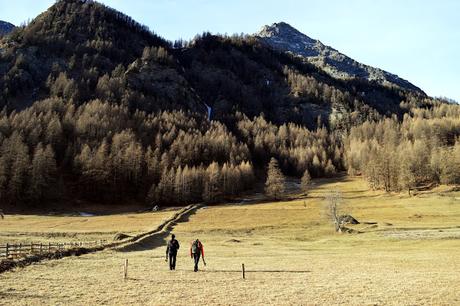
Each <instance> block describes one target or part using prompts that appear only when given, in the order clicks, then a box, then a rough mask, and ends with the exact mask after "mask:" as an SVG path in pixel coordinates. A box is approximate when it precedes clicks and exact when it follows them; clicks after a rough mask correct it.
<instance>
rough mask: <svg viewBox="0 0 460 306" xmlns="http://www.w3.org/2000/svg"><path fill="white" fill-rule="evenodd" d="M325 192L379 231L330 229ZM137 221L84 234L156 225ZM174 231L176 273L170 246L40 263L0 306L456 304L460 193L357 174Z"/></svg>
mask: <svg viewBox="0 0 460 306" xmlns="http://www.w3.org/2000/svg"><path fill="white" fill-rule="evenodd" d="M328 190H340V191H341V192H342V194H343V197H344V200H343V205H342V206H343V211H344V212H346V213H350V214H351V215H353V216H354V217H355V218H356V219H358V220H359V221H373V222H377V226H375V225H366V224H360V225H357V226H355V228H356V229H358V230H360V231H362V232H363V233H362V234H336V233H334V232H333V227H332V225H331V224H330V222H329V221H328V220H327V218H326V217H325V214H324V200H323V198H324V196H325V194H326V193H327V192H328ZM133 216H139V219H137V218H129V219H128V216H120V217H100V218H114V219H111V220H110V221H107V222H104V221H101V223H97V222H96V221H95V223H94V224H93V225H92V227H91V228H84V229H82V230H83V231H96V230H100V231H123V230H129V228H131V229H133V228H136V230H140V229H141V228H153V227H155V226H156V225H157V224H158V223H159V221H160V218H158V219H156V217H155V218H153V217H152V219H149V220H147V217H145V219H143V218H141V216H142V215H133ZM17 218H19V217H17ZM92 218H99V217H92ZM116 218H120V219H119V220H117V219H116ZM69 220H70V219H69ZM91 220H92V219H91ZM101 220H102V219H101ZM107 220H108V219H107ZM128 220H129V221H132V222H130V223H129V224H132V225H128V223H127V222H128ZM21 221H24V223H23V226H27V224H28V223H29V224H30V226H29V228H30V230H31V232H32V231H33V232H38V231H42V230H46V228H47V226H48V225H46V226H45V225H40V222H38V221H36V219H35V218H34V217H31V219H30V220H28V221H27V220H26V219H23V220H21ZM42 221H45V219H43V220H42ZM88 222H89V221H88ZM118 222H119V223H118ZM149 222H151V224H148V223H149ZM68 223H69V224H68V226H66V225H64V224H63V225H62V227H60V229H59V231H63V232H64V231H68V228H70V227H71V226H72V224H74V223H71V222H70V221H69V222H68ZM134 224H136V225H134ZM10 226H12V225H10ZM74 226H76V227H78V226H77V225H74ZM93 226H94V227H93ZM99 226H101V228H100V229H99ZM131 226H132V227H131ZM2 232H3V224H2ZM174 233H175V234H176V236H177V238H178V239H179V241H180V242H181V244H182V248H181V249H180V251H179V256H178V265H177V270H176V271H173V272H171V271H169V269H168V266H167V264H166V262H165V261H164V256H165V248H164V247H160V248H154V249H151V250H142V251H131V252H120V251H114V250H108V251H103V252H100V253H95V254H89V255H84V256H80V257H68V258H64V259H61V260H56V261H44V262H41V263H39V264H35V265H32V266H28V267H26V268H23V269H18V270H16V271H11V272H7V273H4V274H0V304H5V305H35V304H37V305H40V304H46V305H49V304H59V305H67V304H76V305H95V304H102V305H114V304H115V305H130V304H133V305H168V304H179V305H183V304H188V305H241V304H245V305H269V304H272V305H290V304H293V305H331V304H343V305H393V304H398V305H423V304H428V305H456V304H457V305H458V304H460V293H459V292H460V273H459V271H460V255H459V250H460V193H459V192H448V191H446V190H438V191H437V192H426V193H422V194H419V195H417V196H414V197H408V196H407V195H405V194H404V195H400V194H393V195H388V194H384V193H382V192H372V191H368V189H367V186H366V184H365V183H364V182H363V181H361V180H360V179H357V178H342V179H339V180H318V181H315V184H314V185H313V186H312V191H311V192H310V193H309V195H308V197H307V198H306V199H302V200H295V201H289V202H277V203H265V204H245V205H235V204H232V205H230V204H229V205H224V204H223V205H219V206H212V207H205V208H202V209H200V210H198V211H197V212H196V213H195V214H194V215H192V216H190V218H189V220H188V221H187V222H183V223H178V224H177V225H176V227H175V228H174ZM194 238H200V239H201V240H202V241H203V244H204V247H205V255H206V260H207V266H206V267H204V266H201V268H202V271H200V272H198V273H194V272H193V266H192V262H191V259H190V258H189V256H188V247H189V242H190V241H191V240H192V239H194ZM124 259H128V260H129V279H128V280H125V281H124V280H123V278H122V264H123V260H124ZM242 263H244V264H245V266H246V268H247V270H248V272H247V274H246V279H245V280H243V279H242V277H241V264H242Z"/></svg>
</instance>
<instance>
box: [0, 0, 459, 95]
mask: <svg viewBox="0 0 460 306" xmlns="http://www.w3.org/2000/svg"><path fill="white" fill-rule="evenodd" d="M100 2H103V3H105V4H107V5H109V6H111V7H113V8H115V9H117V10H120V11H122V12H124V13H125V14H127V15H129V16H131V17H133V18H134V19H135V20H137V21H139V22H140V23H143V24H145V25H147V26H149V28H150V29H151V30H153V31H154V32H156V33H157V34H159V35H161V36H163V37H165V38H167V39H170V40H174V39H178V38H184V39H189V38H192V37H193V36H194V35H195V34H197V33H201V32H203V31H210V32H212V33H228V34H232V33H241V32H243V33H254V32H257V31H258V30H259V29H260V28H261V27H262V26H263V25H265V24H271V23H274V22H278V21H285V22H287V23H289V24H291V25H292V26H294V27H295V28H297V29H298V30H300V31H301V32H303V33H305V34H307V35H308V36H310V37H312V38H315V39H319V40H321V41H322V42H323V43H324V44H326V45H330V46H332V47H334V48H335V49H338V50H339V51H341V52H342V53H345V54H347V55H348V56H350V57H352V58H354V59H356V60H358V61H360V62H362V63H365V64H369V65H372V66H376V67H379V68H382V69H384V70H387V71H389V72H392V73H395V74H398V75H399V76H400V77H402V78H405V79H407V80H409V81H410V82H412V83H414V84H415V85H417V86H419V87H421V88H422V89H423V90H425V91H426V92H427V93H428V94H430V95H433V96H447V97H449V98H453V99H455V100H457V101H460V73H459V71H460V59H459V56H460V1H457V0H385V1H384V0H347V1H343V0H328V1H316V0H315V1H313V0H304V1H300V0H283V1H279V0H231V1H220V0H182V1H180V0H150V1H143V0H102V1H100ZM53 3H54V0H14V1H12V0H0V20H5V21H9V22H12V23H14V24H20V23H21V22H23V21H25V20H27V19H29V18H30V19H32V18H33V17H35V16H36V15H38V14H39V13H40V12H42V11H44V10H46V8H48V7H49V6H51V5H52V4H53Z"/></svg>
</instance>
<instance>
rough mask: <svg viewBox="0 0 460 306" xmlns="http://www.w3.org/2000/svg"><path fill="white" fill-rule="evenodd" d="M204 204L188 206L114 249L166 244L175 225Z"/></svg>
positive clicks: (144, 247)
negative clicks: (150, 229) (165, 241)
mask: <svg viewBox="0 0 460 306" xmlns="http://www.w3.org/2000/svg"><path fill="white" fill-rule="evenodd" d="M202 206H203V204H194V205H189V206H186V207H184V208H182V209H181V210H180V211H178V212H177V213H175V214H174V215H173V216H172V217H171V218H169V219H167V220H165V221H164V222H162V223H161V224H160V225H158V226H157V228H155V229H154V230H152V231H149V232H147V233H143V234H140V235H137V236H135V237H132V238H130V239H129V240H124V241H123V242H121V244H117V245H116V246H114V247H113V249H114V250H116V251H119V252H133V251H143V250H148V249H154V248H157V247H159V246H161V245H164V239H165V238H166V237H167V236H168V235H169V233H170V232H171V231H172V229H173V228H174V226H175V225H177V223H180V222H187V221H188V218H189V217H190V215H192V214H194V213H195V211H196V210H197V209H199V208H201V207H202Z"/></svg>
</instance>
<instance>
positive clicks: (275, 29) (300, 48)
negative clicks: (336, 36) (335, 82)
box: [254, 22, 424, 93]
mask: <svg viewBox="0 0 460 306" xmlns="http://www.w3.org/2000/svg"><path fill="white" fill-rule="evenodd" d="M254 36H255V37H257V38H259V39H260V40H262V41H263V42H265V43H267V44H268V45H269V46H271V47H272V48H274V49H277V50H279V51H282V52H290V53H292V54H293V55H295V56H299V57H302V58H303V59H305V60H306V61H308V62H309V63H312V64H314V65H315V66H317V67H318V68H320V69H322V70H324V71H326V72H327V73H329V74H330V75H331V76H333V77H335V78H339V79H352V78H360V79H365V80H367V81H376V82H377V83H379V84H381V85H385V86H398V87H400V88H402V89H407V90H411V91H416V92H419V93H424V92H423V91H422V90H421V89H420V88H418V87H417V86H415V85H413V84H412V83H410V82H409V81H407V80H404V79H402V78H400V77H399V76H397V75H396V74H392V73H390V72H387V71H385V70H383V69H380V68H376V67H372V66H369V65H366V64H362V63H360V62H358V61H356V60H354V59H352V58H350V57H349V56H347V55H345V54H343V53H341V52H339V51H338V50H336V49H334V48H332V47H330V46H327V45H324V44H323V43H322V42H321V41H319V40H316V39H313V38H311V37H309V36H307V35H306V34H304V33H302V32H300V31H299V30H297V29H296V28H294V27H292V26H291V25H290V24H288V23H286V22H278V23H273V24H272V25H265V26H263V27H262V29H261V30H260V31H259V32H258V33H256V34H254Z"/></svg>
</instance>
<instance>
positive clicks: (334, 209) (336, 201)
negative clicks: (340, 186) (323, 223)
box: [325, 190, 342, 232]
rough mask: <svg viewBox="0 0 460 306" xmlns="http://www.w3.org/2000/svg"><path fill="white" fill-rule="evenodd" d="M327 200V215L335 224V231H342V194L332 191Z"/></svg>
mask: <svg viewBox="0 0 460 306" xmlns="http://www.w3.org/2000/svg"><path fill="white" fill-rule="evenodd" d="M325 200H326V214H327V216H328V217H329V218H330V219H331V221H332V222H333V223H334V226H335V231H336V232H339V231H340V230H341V227H342V224H341V222H340V218H339V213H338V211H339V208H340V205H341V203H342V193H341V192H340V191H338V190H333V191H332V190H331V191H330V192H329V193H328V194H327V195H326V197H325Z"/></svg>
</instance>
